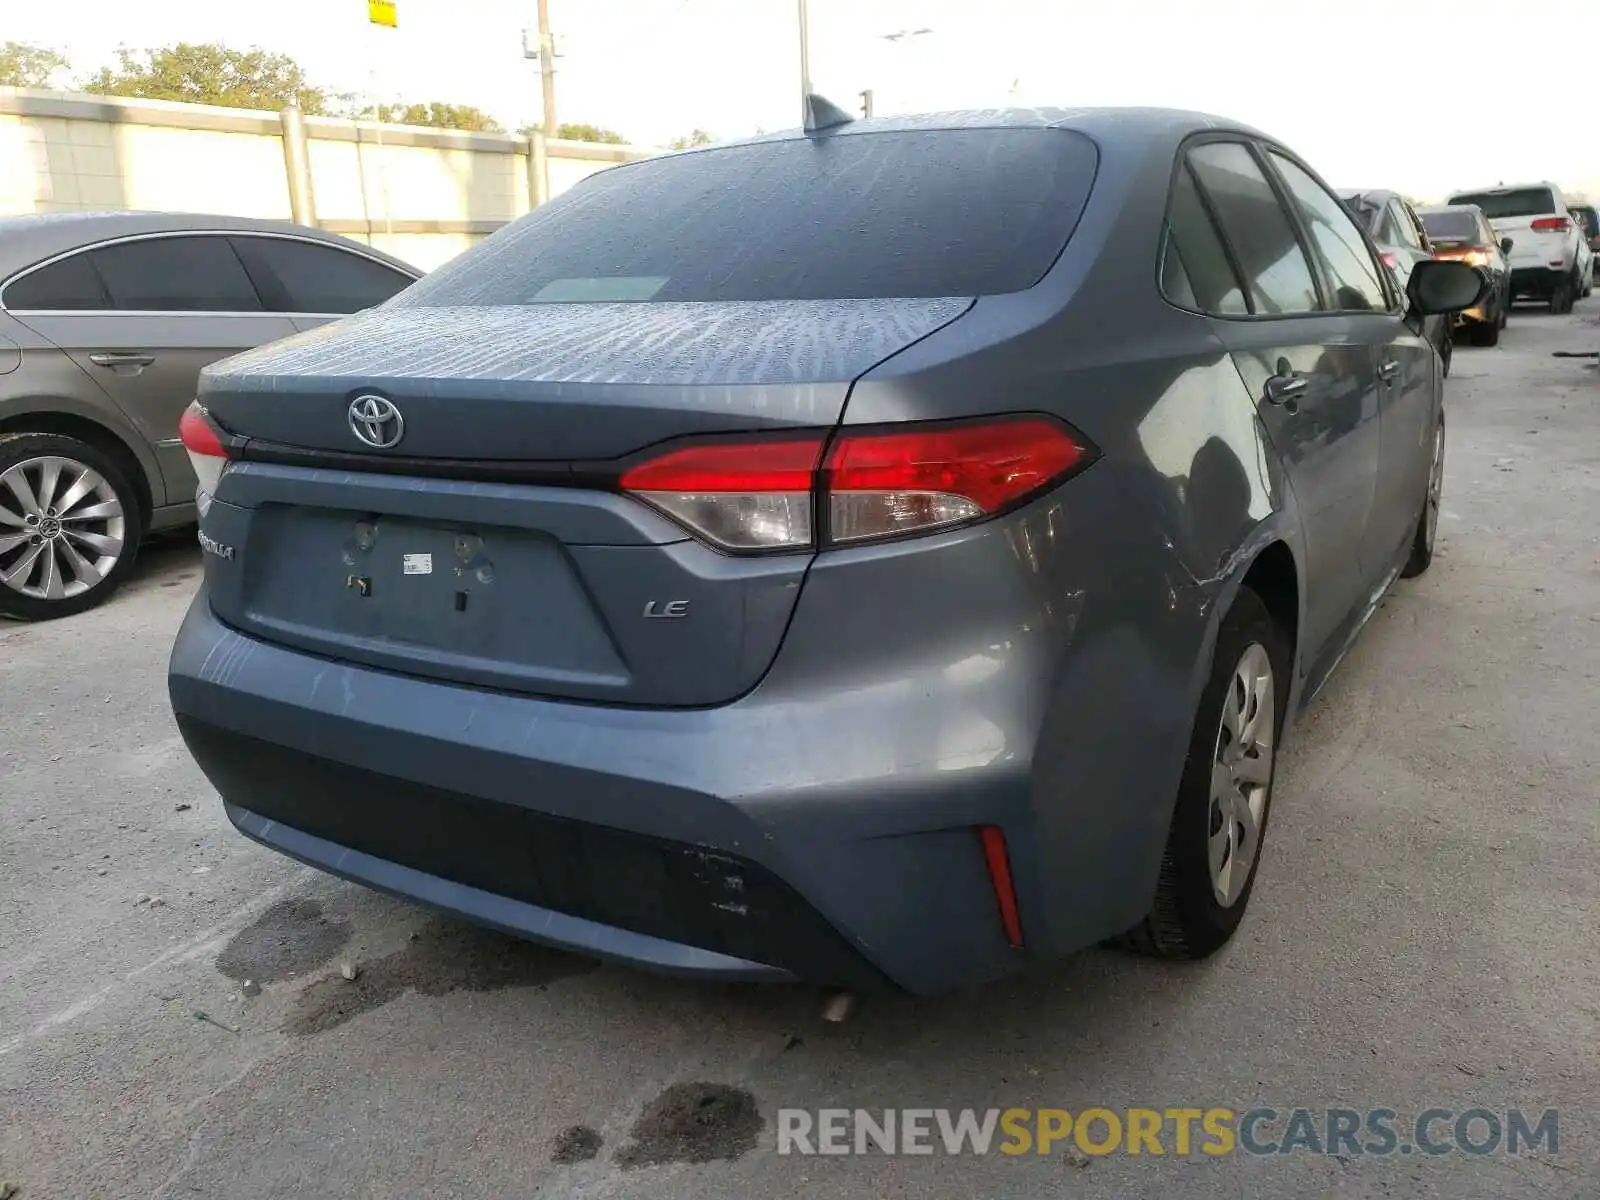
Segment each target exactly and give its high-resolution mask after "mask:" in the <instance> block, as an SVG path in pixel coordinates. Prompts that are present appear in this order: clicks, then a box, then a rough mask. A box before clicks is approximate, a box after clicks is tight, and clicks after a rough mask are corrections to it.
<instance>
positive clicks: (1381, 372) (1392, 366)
mask: <svg viewBox="0 0 1600 1200" xmlns="http://www.w3.org/2000/svg"><path fill="white" fill-rule="evenodd" d="M1398 374H1400V364H1399V363H1397V362H1395V360H1394V359H1392V358H1391V359H1387V360H1386V361H1384V362H1381V363H1379V364H1378V378H1379V379H1381V380H1383V382H1385V383H1388V382H1390V381H1391V380H1392V379H1394V377H1395V376H1396V375H1398Z"/></svg>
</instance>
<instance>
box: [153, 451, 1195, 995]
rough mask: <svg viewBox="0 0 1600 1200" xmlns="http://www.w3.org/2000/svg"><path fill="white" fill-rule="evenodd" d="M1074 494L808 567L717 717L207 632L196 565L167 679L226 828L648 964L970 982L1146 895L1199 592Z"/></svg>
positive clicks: (1092, 490) (1095, 474)
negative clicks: (1010, 924) (777, 646)
mask: <svg viewBox="0 0 1600 1200" xmlns="http://www.w3.org/2000/svg"><path fill="white" fill-rule="evenodd" d="M1070 486H1071V487H1072V489H1073V490H1072V498H1073V506H1072V508H1071V510H1070V516H1069V515H1068V512H1067V510H1065V509H1063V507H1062V506H1061V504H1060V502H1059V500H1058V499H1057V497H1056V496H1054V495H1047V496H1045V497H1043V498H1041V499H1040V500H1039V501H1038V502H1036V503H1035V504H1034V505H1032V506H1029V507H1028V508H1025V509H1023V510H1020V511H1019V512H1018V513H1016V514H1013V515H1011V516H1009V517H1007V518H1005V519H1002V520H1000V521H995V522H988V523H984V524H982V525H979V526H975V527H971V528H967V529H962V530H955V531H951V532H949V533H946V534H939V535H933V536H930V537H928V538H924V539H918V540H917V541H916V542H915V544H914V545H913V544H909V543H908V544H903V545H891V546H886V547H876V548H862V549H859V550H841V551H835V552H831V553H830V554H827V555H823V556H819V557H818V559H817V560H816V561H815V562H814V563H813V565H812V566H811V568H810V570H809V572H808V574H807V580H806V583H805V602H804V603H803V604H800V605H798V606H797V608H796V611H795V614H794V617H793V620H792V621H791V623H790V625H789V628H788V631H787V633H786V634H785V637H784V642H783V647H782V650H781V651H780V653H779V654H778V656H777V660H776V661H775V662H774V664H773V665H772V667H771V668H770V669H769V671H768V672H767V674H766V676H765V678H764V679H763V680H762V682H761V683H760V684H759V686H757V687H756V688H755V689H754V690H753V691H751V692H749V693H748V694H747V695H745V696H743V697H742V698H741V699H738V700H736V701H734V702H732V703H729V704H725V705H721V706H717V707H703V708H693V709H689V708H678V709H668V708H624V707H620V706H616V705H606V704H596V703H581V702H560V701H552V700H546V699H540V698H538V697H536V696H531V695H527V694H513V693H509V692H502V691H494V690H489V689H487V688H483V687H469V686H464V685H461V684H459V683H455V682H450V681H446V680H441V679H429V678H425V677H420V676H415V675H401V674H397V673H394V672H391V671H385V670H383V669H381V668H379V667H377V666H371V665H362V664H360V663H353V662H348V661H344V662H341V661H333V660H330V659H328V658H325V657H321V656H318V655H316V654H314V653H310V652H308V651H306V650H304V649H297V648H294V647H292V646H288V645H283V644H279V643H276V642H269V641H265V640H262V639H260V638H258V637H255V636H252V635H249V634H245V633H241V632H240V631H238V630H236V629H234V628H231V627H229V626H228V625H226V624H224V623H223V622H222V621H221V620H219V619H218V617H217V616H216V614H215V613H214V612H213V610H212V604H211V597H212V593H211V591H210V590H209V589H210V586H211V585H210V584H209V583H208V584H207V585H206V587H203V588H202V589H201V591H200V593H199V595H198V596H197V597H196V599H195V601H194V603H193V605H192V606H191V608H190V611H189V614H188V616H187V617H186V619H185V621H184V623H183V626H182V628H181V629H180V631H179V633H178V637H177V640H176V642H175V644H174V647H173V652H172V658H171V663H170V668H169V674H168V686H169V694H170V697H171V701H172V706H173V710H174V713H175V715H176V717H177V720H178V724H179V728H180V729H181V731H182V733H183V736H184V738H185V739H186V741H187V742H188V744H189V747H190V749H191V751H192V753H193V755H194V757H195V759H196V760H197V761H198V763H199V764H200V766H201V768H202V770H204V771H205V773H206V774H207V776H208V777H209V778H210V779H211V781H212V782H213V784H215V786H216V787H217V790H218V791H219V792H220V793H221V794H222V797H223V800H224V802H225V804H226V805H227V806H228V814H229V816H230V818H231V819H232V820H233V822H234V823H235V824H236V825H237V826H238V827H239V828H240V829H241V830H243V831H244V832H245V833H246V834H248V835H249V836H251V837H254V838H256V839H257V840H259V841H262V842H265V843H266V844H268V845H270V846H273V847H275V848H277V849H279V850H281V851H283V852H284V853H287V854H290V855H292V856H294V857H296V858H299V859H302V860H304V861H306V862H310V863H313V864H315V865H317V866H320V867H323V868H325V869H327V870H329V871H331V872H333V873H336V874H340V875H343V876H346V877H348V878H351V879H354V880H357V881H359V882H362V883H365V884H368V885H370V886H373V887H376V888H380V889H382V890H385V891H388V892H392V893H395V894H398V895H401V896H406V897H410V898H412V899H415V900H418V901H420V902H422V903H425V904H428V905H432V906H434V907H437V908H441V909H445V910H448V911H450V912H454V913H457V914H460V915H462V916H464V917H467V918H469V919H472V920H475V921H479V922H482V923H485V924H488V925H492V926H496V927H499V928H501V929H504V930H507V931H510V932H513V933H516V934H520V935H522V936H525V937H528V938H530V939H533V940H536V941H542V942H546V943H549V944H553V945H557V946H562V947H567V948H570V949H573V950H576V951H579V952H582V953H585V954H590V955H594V956H596V957H604V958H611V959H617V960H621V961H624V962H628V963H633V964H637V965H640V966H645V967H650V968H654V969H659V970H667V971H675V972H685V973H689V974H696V975H702V976H707V977H721V978H767V979H782V978H802V979H806V980H810V981H815V982H825V983H835V984H842V985H845V986H850V987H854V988H870V987H872V986H874V985H882V984H885V983H887V984H889V985H892V986H894V987H897V988H901V989H904V990H907V991H911V992H916V993H930V992H937V991H942V990H946V989H949V988H952V987H958V986H962V985H965V984H969V983H974V982H981V981H983V980H986V979H991V978H995V977H998V976H1001V975H1004V974H1006V973H1008V972H1010V971H1013V970H1015V969H1018V968H1019V967H1021V966H1024V965H1026V964H1027V963H1029V962H1030V961H1033V960H1036V959H1039V958H1048V957H1054V956H1057V955H1060V954H1063V953H1068V952H1071V951H1074V950H1078V949H1081V948H1083V947H1085V946H1089V945H1092V944H1094V943H1095V942H1098V941H1100V940H1102V939H1104V938H1106V937H1108V936H1111V935H1113V934H1116V933H1118V932H1120V931H1122V930H1124V929H1127V928H1128V927H1130V926H1131V925H1133V924H1134V923H1135V922H1137V921H1138V920H1139V919H1140V918H1141V917H1142V916H1143V915H1144V914H1145V913H1146V912H1147V911H1148V908H1149V903H1150V899H1151V896H1152V894H1153V891H1154V888H1155V882H1156V878H1157V875H1158V873H1159V870H1160V863H1161V854H1162V848H1163V846H1164V844H1165V841H1166V835H1167V830H1168V825H1169V822H1170V819H1171V813H1172V800H1173V797H1174V795H1175V794H1176V788H1177V783H1178V778H1179V775H1180V773H1181V770H1182V765H1183V760H1184V755H1185V752H1186V749H1187V746H1188V742H1189V735H1190V731H1191V722H1192V718H1193V713H1194V705H1195V703H1196V698H1197V696H1198V694H1199V689H1200V686H1201V684H1202V682H1203V677H1204V670H1205V666H1206V664H1207V663H1208V661H1209V659H1208V657H1207V655H1208V646H1209V639H1210V637H1211V636H1212V630H1213V628H1214V609H1215V605H1216V602H1217V597H1216V595H1215V593H1214V591H1213V590H1208V589H1204V588H1199V587H1189V586H1186V585H1183V584H1179V583H1174V574H1173V570H1174V568H1173V563H1172V557H1171V555H1172V549H1171V543H1170V542H1169V541H1165V540H1162V539H1160V538H1158V537H1157V536H1155V531H1154V529H1153V528H1151V529H1149V530H1148V532H1147V533H1145V534H1144V535H1143V536H1137V535H1136V534H1137V532H1138V531H1144V530H1145V528H1146V527H1145V526H1143V525H1139V524H1136V523H1133V522H1130V520H1129V518H1128V501H1127V499H1126V496H1125V494H1124V492H1123V491H1122V490H1121V489H1120V488H1119V486H1118V484H1117V479H1116V476H1115V475H1113V474H1112V473H1110V472H1106V471H1090V472H1088V473H1086V474H1085V475H1083V476H1081V477H1079V478H1078V479H1076V480H1074V481H1073V482H1072V484H1071V485H1070ZM1130 530H1132V531H1135V532H1134V533H1130ZM1043 547H1048V548H1049V551H1050V552H1049V553H1048V554H1047V553H1045V552H1044V551H1043V550H1038V551H1037V553H1034V552H1033V549H1034V548H1043ZM225 565H228V566H231V564H225ZM218 573H219V572H218V571H217V570H216V569H215V568H213V569H211V570H208V577H210V576H212V575H216V574H218ZM221 573H222V574H226V572H221ZM863 596H869V597H871V599H872V603H871V604H870V605H866V606H863V604H862V597H863ZM989 825H992V826H997V827H999V828H1000V829H1001V830H1002V831H1003V832H1004V835H1005V839H1006V844H1007V849H1008V857H1009V868H1010V873H1011V876H1012V879H1013V881H1014V884H1015V889H1016V897H1017V901H1018V908H1019V910H1020V913H1021V924H1022V941H1023V944H1024V947H1025V949H1021V950H1019V949H1016V948H1013V947H1012V946H1011V945H1010V944H1009V943H1008V941H1007V939H1006V936H1005V931H1004V928H1003V926H1002V923H1001V919H1000V913H999V907H998V904H997V902H996V897H995V892H994V886H993V884H992V882H991V880H990V877H989V872H988V868H987V865H986V863H985V858H984V854H983V851H982V843H981V840H980V836H979V832H978V830H979V828H980V827H982V826H989Z"/></svg>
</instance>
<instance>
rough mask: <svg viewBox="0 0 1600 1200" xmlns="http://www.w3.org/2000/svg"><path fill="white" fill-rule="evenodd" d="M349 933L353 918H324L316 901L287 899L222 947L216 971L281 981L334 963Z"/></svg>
mask: <svg viewBox="0 0 1600 1200" xmlns="http://www.w3.org/2000/svg"><path fill="white" fill-rule="evenodd" d="M350 933H351V926H350V922H349V921H345V920H331V919H329V918H328V917H326V916H324V915H323V913H322V905H320V904H318V903H317V902H316V901H315V900H285V901H283V902H282V903H279V904H274V905H273V906H272V907H271V908H269V909H267V911H266V912H264V913H262V914H261V915H260V916H259V917H257V918H256V920H255V922H254V923H253V924H251V925H250V926H249V927H247V928H245V929H242V930H240V932H239V933H238V935H237V936H235V937H234V939H233V940H232V941H231V942H229V943H228V944H227V945H226V946H224V947H223V948H222V953H221V954H219V955H217V970H219V971H221V972H222V973H223V974H224V975H226V976H227V977H228V978H229V979H241V980H243V979H253V980H255V982H257V983H278V982H280V981H281V980H284V979H290V978H293V977H294V976H296V975H303V974H305V973H306V972H307V971H313V970H315V969H316V968H318V967H320V966H322V965H323V964H324V963H326V962H328V961H330V960H331V959H332V958H333V956H334V955H335V954H337V953H339V947H341V946H343V945H344V944H345V943H346V942H348V941H349V940H350Z"/></svg>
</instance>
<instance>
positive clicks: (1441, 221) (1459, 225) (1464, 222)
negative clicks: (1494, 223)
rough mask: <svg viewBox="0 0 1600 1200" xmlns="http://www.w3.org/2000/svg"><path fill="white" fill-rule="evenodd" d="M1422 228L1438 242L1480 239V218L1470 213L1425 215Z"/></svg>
mask: <svg viewBox="0 0 1600 1200" xmlns="http://www.w3.org/2000/svg"><path fill="white" fill-rule="evenodd" d="M1422 227H1423V228H1424V229H1426V230H1427V231H1428V236H1429V237H1431V238H1433V239H1434V240H1436V241H1445V242H1472V241H1476V240H1477V239H1478V218H1477V217H1475V216H1473V215H1472V214H1471V213H1469V212H1436V213H1423V214H1422Z"/></svg>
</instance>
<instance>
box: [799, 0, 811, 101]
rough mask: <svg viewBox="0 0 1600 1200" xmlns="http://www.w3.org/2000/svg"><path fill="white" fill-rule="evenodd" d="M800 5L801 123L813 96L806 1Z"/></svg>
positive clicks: (801, 1)
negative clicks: (808, 98)
mask: <svg viewBox="0 0 1600 1200" xmlns="http://www.w3.org/2000/svg"><path fill="white" fill-rule="evenodd" d="M799 5H800V121H801V123H802V124H804V123H805V119H806V112H807V106H806V97H807V96H809V95H811V35H810V33H809V32H808V30H807V28H806V0H799Z"/></svg>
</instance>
